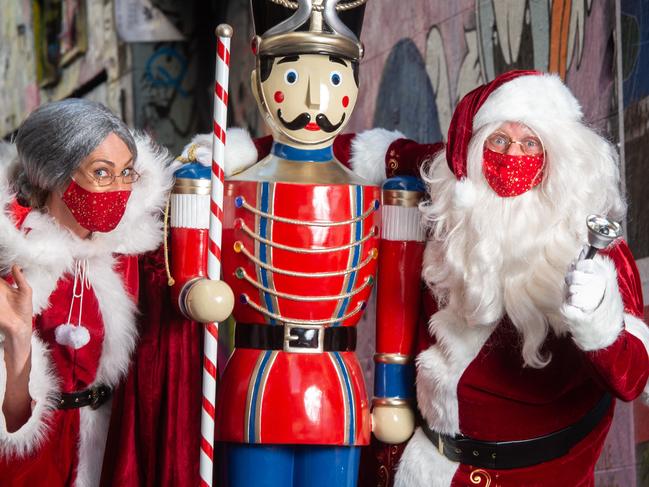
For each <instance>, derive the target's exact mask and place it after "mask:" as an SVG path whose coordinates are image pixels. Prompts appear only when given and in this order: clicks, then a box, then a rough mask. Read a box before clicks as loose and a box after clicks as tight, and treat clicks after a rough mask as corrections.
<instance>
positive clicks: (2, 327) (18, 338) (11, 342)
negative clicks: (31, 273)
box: [0, 265, 33, 352]
mask: <svg viewBox="0 0 649 487" xmlns="http://www.w3.org/2000/svg"><path fill="white" fill-rule="evenodd" d="M11 274H12V276H13V280H14V282H15V286H13V285H11V284H9V283H8V282H7V281H6V280H5V279H2V278H0V333H2V334H3V335H4V342H5V347H9V348H18V350H14V351H15V352H20V351H25V350H26V351H29V349H30V343H31V335H32V313H33V310H32V288H31V287H30V285H29V283H28V282H27V279H25V276H24V274H23V272H22V270H21V269H20V268H19V267H18V266H17V265H13V266H12V267H11ZM23 349H24V350H23Z"/></svg>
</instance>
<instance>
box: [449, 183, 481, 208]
mask: <svg viewBox="0 0 649 487" xmlns="http://www.w3.org/2000/svg"><path fill="white" fill-rule="evenodd" d="M475 200H476V191H475V185H474V184H473V182H471V181H470V180H469V179H468V178H463V179H460V180H459V181H456V183H455V186H454V188H453V208H455V209H456V210H462V209H467V208H471V207H472V206H473V205H474V204H475Z"/></svg>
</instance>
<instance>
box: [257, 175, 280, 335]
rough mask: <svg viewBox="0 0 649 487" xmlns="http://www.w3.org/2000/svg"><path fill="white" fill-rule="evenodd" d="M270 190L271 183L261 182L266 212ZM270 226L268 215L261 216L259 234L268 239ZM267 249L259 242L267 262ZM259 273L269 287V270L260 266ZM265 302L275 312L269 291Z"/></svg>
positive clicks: (261, 252) (261, 254)
mask: <svg viewBox="0 0 649 487" xmlns="http://www.w3.org/2000/svg"><path fill="white" fill-rule="evenodd" d="M269 191H270V183H261V211H262V212H264V213H268V208H269V207H270V201H269V200H270V198H269ZM268 226H269V221H268V218H266V217H259V235H261V237H262V238H264V239H267V238H268V236H267V235H268ZM266 251H267V245H266V244H265V243H263V242H259V259H260V260H261V261H262V262H263V263H264V264H266V263H267V262H266V260H267V259H266ZM259 273H260V275H261V282H262V284H263V285H264V287H266V288H269V287H270V286H269V285H268V271H267V270H266V269H264V268H263V267H260V268H259ZM264 302H265V303H266V309H267V310H268V311H270V312H271V313H274V312H275V311H274V310H273V297H272V296H271V295H270V294H269V293H266V292H265V293H264ZM270 322H271V324H276V323H275V320H273V319H271V321H270Z"/></svg>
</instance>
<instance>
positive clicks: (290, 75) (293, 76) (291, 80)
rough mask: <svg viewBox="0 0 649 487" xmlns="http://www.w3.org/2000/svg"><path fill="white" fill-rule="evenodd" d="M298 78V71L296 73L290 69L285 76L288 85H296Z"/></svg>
mask: <svg viewBox="0 0 649 487" xmlns="http://www.w3.org/2000/svg"><path fill="white" fill-rule="evenodd" d="M298 78H299V76H298V75H297V71H295V70H294V69H289V70H288V71H286V73H285V74H284V81H286V83H287V84H289V85H294V84H295V83H296V82H297V80H298Z"/></svg>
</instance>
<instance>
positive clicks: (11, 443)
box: [0, 334, 58, 457]
mask: <svg viewBox="0 0 649 487" xmlns="http://www.w3.org/2000/svg"><path fill="white" fill-rule="evenodd" d="M6 386H7V371H6V368H5V361H4V347H2V346H0V405H2V403H3V402H4V396H5V390H6ZM28 387H29V395H30V396H31V398H32V401H33V403H32V404H33V406H32V415H31V416H30V418H29V419H28V420H27V422H26V423H25V424H24V425H23V426H22V427H21V428H20V429H18V430H17V431H15V432H13V433H9V432H8V431H7V423H6V420H5V417H4V414H3V413H2V409H1V408H0V456H6V457H11V456H14V455H15V456H16V457H21V456H24V455H27V454H29V453H31V452H33V451H34V450H36V449H37V448H38V447H39V446H40V445H41V443H42V442H43V441H44V440H45V438H46V437H47V433H48V431H49V427H50V425H49V416H50V413H51V411H52V410H53V409H54V408H55V407H56V395H57V393H58V383H57V378H56V374H55V372H54V371H53V370H52V364H51V362H50V358H49V351H48V350H47V347H46V346H45V344H44V343H43V342H42V341H41V340H40V339H39V338H38V337H37V336H36V335H35V334H34V335H32V351H31V371H30V373H29V386H28Z"/></svg>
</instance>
